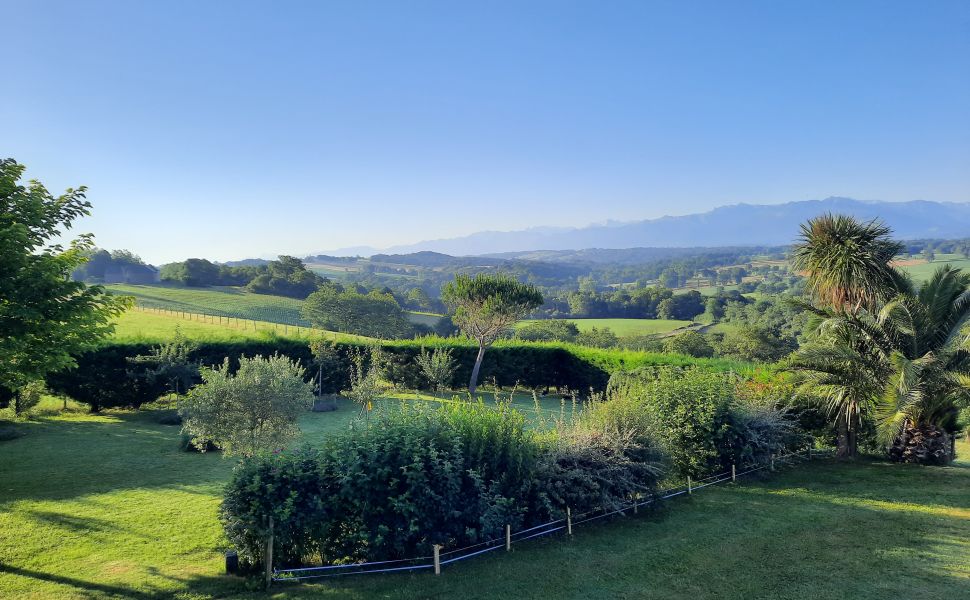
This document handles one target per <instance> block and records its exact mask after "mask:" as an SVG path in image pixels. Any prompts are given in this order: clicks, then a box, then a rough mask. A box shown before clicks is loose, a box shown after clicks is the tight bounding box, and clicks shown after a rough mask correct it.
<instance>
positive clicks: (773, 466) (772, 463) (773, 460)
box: [771, 454, 775, 471]
mask: <svg viewBox="0 0 970 600" xmlns="http://www.w3.org/2000/svg"><path fill="white" fill-rule="evenodd" d="M771 470H772V471H774V470H775V455H774V454H772V455H771Z"/></svg>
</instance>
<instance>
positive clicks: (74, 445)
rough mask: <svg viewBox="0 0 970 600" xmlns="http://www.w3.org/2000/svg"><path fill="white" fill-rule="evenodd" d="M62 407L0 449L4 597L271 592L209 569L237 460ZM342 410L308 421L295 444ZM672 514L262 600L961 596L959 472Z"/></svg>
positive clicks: (967, 476)
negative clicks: (436, 570)
mask: <svg viewBox="0 0 970 600" xmlns="http://www.w3.org/2000/svg"><path fill="white" fill-rule="evenodd" d="M551 402H554V403H556V402H557V401H551ZM59 406H60V403H59V402H56V401H47V402H46V403H45V404H44V411H43V414H41V415H40V416H38V417H36V418H35V419H34V420H33V421H31V422H29V423H27V424H23V425H20V427H22V428H23V429H24V431H25V432H26V435H25V436H24V437H21V438H18V439H14V440H12V441H7V442H0V452H2V453H3V457H4V458H3V460H2V461H0V481H2V482H3V484H2V485H0V558H2V561H0V597H3V598H5V599H8V598H9V599H20V598H33V599H42V600H46V599H55V598H56V599H62V598H63V599H82V598H83V599H102V598H104V599H109V598H139V599H140V598H146V599H147V598H163V597H164V598H185V599H206V598H265V597H267V596H266V595H265V594H263V593H261V592H255V591H250V590H248V589H247V588H246V586H245V583H244V581H243V580H242V579H240V578H235V577H227V576H224V575H222V572H223V559H222V554H221V552H222V551H223V550H224V549H225V542H224V540H223V537H222V532H221V527H220V525H219V521H218V514H217V511H218V506H219V501H220V497H221V492H222V486H223V484H224V483H225V481H226V480H227V478H228V477H229V474H230V471H231V470H232V466H233V461H231V460H228V459H223V458H222V457H221V456H220V455H218V454H212V453H209V454H204V455H200V454H195V453H187V452H182V451H180V450H178V448H177V440H178V427H176V426H168V425H160V424H158V423H157V422H156V419H157V416H158V415H157V413H156V412H153V411H140V412H136V411H109V412H106V413H104V414H100V415H90V414H88V413H86V412H84V411H83V410H82V409H80V408H76V407H75V408H72V409H71V410H69V411H67V412H60V409H59ZM549 409H550V410H557V409H556V404H553V405H552V406H549ZM354 415H355V411H354V410H353V409H351V408H350V407H348V406H343V407H341V409H340V410H338V411H337V412H334V413H320V414H308V415H307V416H306V417H305V418H304V419H303V420H302V422H301V427H302V428H303V431H304V437H305V439H306V440H307V441H309V442H311V443H312V442H313V441H315V440H321V439H323V438H324V437H325V436H327V435H328V433H330V432H333V431H335V430H337V429H340V428H342V427H346V424H347V423H348V422H349V420H350V419H352V418H353V417H354ZM960 451H961V452H963V453H970V446H967V445H966V444H962V445H961V447H960ZM670 506H671V510H669V512H668V511H665V512H668V514H665V515H664V516H663V518H662V519H657V518H655V517H653V516H651V515H649V514H646V513H644V512H641V514H640V515H639V516H638V517H633V516H628V517H620V518H619V519H617V520H616V521H614V522H612V523H602V524H596V525H593V524H590V525H585V526H578V527H576V529H575V535H574V536H573V539H570V540H567V539H565V538H564V537H558V538H553V539H547V540H546V541H541V542H535V543H532V542H526V543H522V544H518V545H516V546H515V548H514V551H513V552H512V553H510V554H505V553H493V554H490V555H486V556H483V557H478V558H475V559H471V560H469V561H466V562H463V563H459V564H456V565H452V566H448V567H445V569H444V571H443V574H442V575H441V576H440V577H435V576H433V575H431V574H425V573H422V574H414V575H368V576H362V577H359V578H355V577H347V578H336V579H330V580H326V582H325V583H323V584H317V585H302V586H300V585H296V586H288V585H279V586H278V587H277V588H276V589H275V591H274V594H272V595H271V597H275V598H289V599H293V598H319V597H326V598H335V599H336V598H348V599H364V598H388V599H399V598H400V599H405V598H468V599H475V598H523V597H524V598H552V597H556V598H577V599H578V598H584V599H585V598H591V599H599V598H603V599H606V598H611V599H612V598H647V599H649V598H664V599H668V598H692V599H693V598H722V599H724V598H726V599H734V598H737V599H749V598H765V599H767V598H771V599H782V600H783V599H796V598H797V599H801V598H852V599H861V600H866V599H873V600H883V599H884V598H889V597H904V598H926V599H930V598H939V599H943V598H960V597H965V596H966V592H967V590H968V585H970V584H968V581H970V518H968V514H967V509H966V507H967V506H970V463H967V462H957V463H956V464H955V465H954V466H951V467H943V468H941V467H918V466H910V465H892V466H890V465H889V464H888V463H884V462H881V461H876V460H863V461H861V462H860V463H859V464H836V463H832V462H828V461H817V462H813V463H810V464H808V465H801V466H798V467H795V468H793V469H792V470H789V471H786V472H783V473H781V474H779V475H776V476H775V477H774V478H772V479H768V480H757V479H753V480H746V481H744V482H742V483H741V484H740V485H736V486H732V485H725V486H721V487H712V488H706V489H704V490H702V491H700V492H698V493H697V494H695V495H694V496H693V497H691V498H689V499H688V498H678V499H674V500H672V501H670Z"/></svg>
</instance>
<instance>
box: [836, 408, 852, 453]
mask: <svg viewBox="0 0 970 600" xmlns="http://www.w3.org/2000/svg"><path fill="white" fill-rule="evenodd" d="M837 427H838V441H837V449H836V451H835V456H836V458H852V447H851V444H850V439H849V437H850V436H849V422H848V420H847V419H846V418H845V417H842V418H840V419H839V420H838V424H837Z"/></svg>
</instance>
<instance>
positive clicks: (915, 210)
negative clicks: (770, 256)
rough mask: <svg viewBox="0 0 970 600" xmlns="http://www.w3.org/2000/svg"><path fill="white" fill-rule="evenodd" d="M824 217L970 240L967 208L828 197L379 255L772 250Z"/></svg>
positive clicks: (480, 236)
mask: <svg viewBox="0 0 970 600" xmlns="http://www.w3.org/2000/svg"><path fill="white" fill-rule="evenodd" d="M825 212H838V213H845V214H851V215H853V216H855V217H858V218H860V219H865V220H870V219H877V218H878V219H882V220H884V221H885V222H886V223H888V224H889V225H890V226H891V227H892V228H893V230H894V232H895V235H896V237H897V238H900V239H916V238H955V237H964V236H966V235H968V232H970V204H967V203H954V202H932V201H928V200H913V201H910V202H882V201H878V200H855V199H853V198H845V197H842V196H830V197H828V198H824V199H822V200H803V201H798V202H787V203H784V204H748V203H743V202H742V203H738V204H731V205H725V206H719V207H717V208H714V209H712V210H709V211H707V212H703V213H696V214H690V215H681V216H669V215H668V216H663V217H659V218H656V219H646V220H642V221H627V222H621V221H615V220H604V221H602V222H600V223H597V224H593V225H588V226H586V227H577V228H571V227H544V226H536V227H530V228H528V229H523V230H518V231H481V232H478V233H473V234H471V235H467V236H462V237H456V238H447V239H436V240H428V241H423V242H418V243H416V244H405V245H400V246H393V247H391V248H387V249H384V250H383V252H384V253H387V254H406V253H411V252H419V251H424V250H430V251H434V252H441V253H445V254H450V255H454V256H462V255H465V256H467V255H481V254H499V253H503V252H527V251H537V250H580V249H585V248H603V249H615V248H638V247H698V246H703V247H713V246H749V245H765V246H779V245H785V244H790V243H792V242H793V241H794V240H795V238H796V236H797V235H798V226H799V224H801V223H802V222H804V221H805V220H807V219H810V218H812V217H815V216H817V215H819V214H822V213H825ZM345 250H350V249H345ZM352 250H353V251H354V253H355V254H360V255H362V256H366V255H369V254H374V253H375V252H376V250H374V249H372V248H367V247H357V248H353V249H352ZM367 251H369V252H367ZM339 252H340V251H331V252H327V253H326V254H338V253H339ZM338 255H339V254H338Z"/></svg>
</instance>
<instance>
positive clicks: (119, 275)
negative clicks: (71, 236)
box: [71, 248, 158, 284]
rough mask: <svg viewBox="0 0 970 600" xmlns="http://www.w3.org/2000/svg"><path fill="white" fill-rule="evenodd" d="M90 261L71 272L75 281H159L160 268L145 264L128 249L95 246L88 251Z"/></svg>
mask: <svg viewBox="0 0 970 600" xmlns="http://www.w3.org/2000/svg"><path fill="white" fill-rule="evenodd" d="M86 254H87V257H88V262H86V263H85V264H84V265H82V266H81V267H79V268H77V269H75V270H74V272H73V273H71V278H72V279H74V280H75V281H85V282H87V283H136V284H150V283H155V282H157V281H158V269H156V268H155V267H153V266H151V265H148V264H145V261H143V260H142V259H141V257H140V256H138V255H137V254H135V253H133V252H129V251H128V250H112V251H110V252H109V251H107V250H103V249H101V248H94V249H92V250H90V251H89V252H87V253H86Z"/></svg>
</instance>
